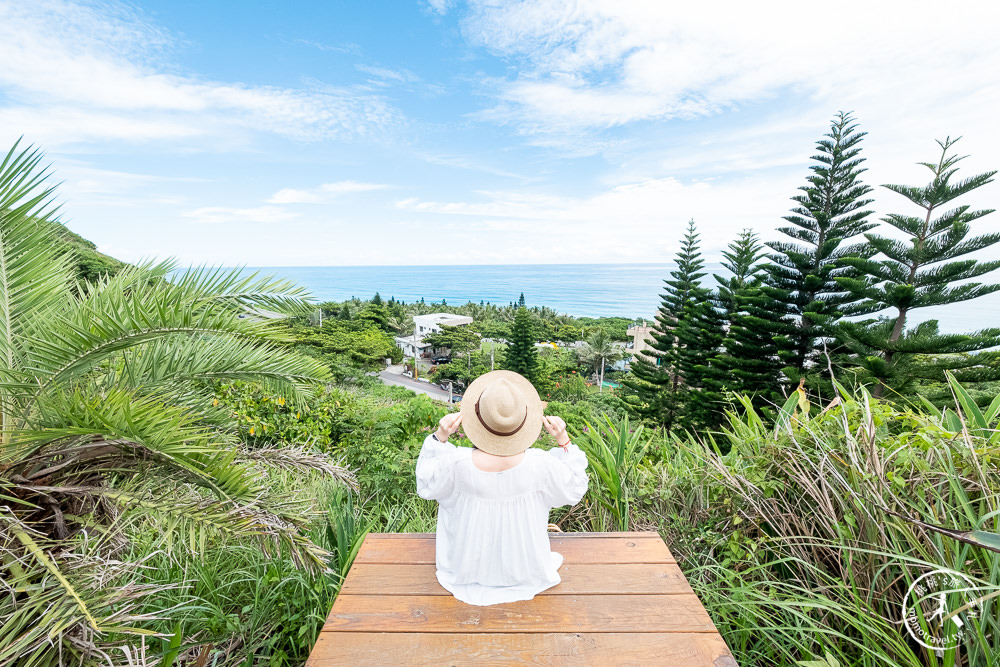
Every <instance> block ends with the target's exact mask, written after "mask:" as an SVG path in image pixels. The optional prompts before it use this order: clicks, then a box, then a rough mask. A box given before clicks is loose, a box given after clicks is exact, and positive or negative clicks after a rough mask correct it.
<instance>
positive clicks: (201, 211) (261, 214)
mask: <svg viewBox="0 0 1000 667" xmlns="http://www.w3.org/2000/svg"><path fill="white" fill-rule="evenodd" d="M181 215H182V216H184V217H185V218H191V219H192V220H194V221H195V222H198V223H202V224H206V225H217V224H222V223H228V222H285V221H288V220H293V219H295V218H297V217H298V214H297V213H293V212H291V211H288V210H286V209H283V208H280V207H278V206H259V207H257V208H227V207H225V206H206V207H204V208H198V209H195V210H193V211H184V212H182V213H181Z"/></svg>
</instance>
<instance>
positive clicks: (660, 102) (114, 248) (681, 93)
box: [0, 0, 1000, 266]
mask: <svg viewBox="0 0 1000 667" xmlns="http://www.w3.org/2000/svg"><path fill="white" fill-rule="evenodd" d="M690 4H695V5H698V6H693V7H692V6H688V5H690ZM807 5H815V7H813V6H807ZM940 7H941V6H940V4H939V3H931V2H923V1H910V2H890V1H880V2H877V3H873V2H844V3H839V4H838V5H837V8H838V11H839V13H837V12H835V11H834V10H833V9H831V7H830V6H828V5H822V4H817V3H802V2H777V1H774V2H767V3H746V2H733V3H731V4H729V5H728V6H726V5H725V4H723V6H722V8H721V9H720V6H719V5H718V4H717V3H683V4H681V3H673V2H666V1H664V2H651V1H647V2H621V0H614V1H605V0H590V1H580V2H569V1H567V0H560V1H556V0H552V1H548V0H537V1H536V2H531V3H519V2H507V3H503V2H469V3H465V2H452V1H450V0H412V1H397V2H312V3H302V2H300V3H293V2H287V3H253V2H241V3H234V2H226V3H223V2H209V1H204V0H203V1H202V2H188V1H176V0H175V1H170V2H167V1H161V2H151V1H145V2H138V3H134V4H124V3H118V2H71V1H64V0H38V1H33V2H23V1H22V2H8V1H7V0H0V145H2V146H4V147H9V146H10V145H12V144H13V142H14V141H15V140H16V139H17V138H18V137H19V136H23V137H24V141H25V142H28V143H32V144H35V145H36V146H38V147H40V148H41V149H43V150H44V151H45V153H46V156H47V160H48V161H49V162H51V163H52V169H53V173H54V178H55V179H56V180H58V181H60V182H61V185H60V187H59V190H58V197H59V200H60V201H62V202H63V209H62V211H63V213H62V215H63V219H64V221H65V222H66V223H67V225H68V226H69V227H70V228H71V229H73V230H74V231H77V232H79V233H80V234H83V235H84V236H86V237H87V238H90V239H92V240H93V241H95V242H96V243H97V244H98V246H99V247H100V248H101V249H102V250H104V251H105V252H108V253H109V254H112V255H114V256H117V257H120V258H122V259H125V260H129V261H135V260H138V259H140V258H152V257H158V258H165V257H176V258H178V259H179V260H180V261H181V262H183V263H185V264H187V263H192V264H201V263H207V264H226V265H235V264H243V265H250V266H316V265H357V264H369V265H384V264H453V263H455V264H477V263H481V264H508V263H585V262H663V261H669V260H670V258H671V257H672V255H673V254H674V252H676V249H677V246H678V241H679V238H680V236H681V234H682V230H683V227H684V225H685V224H686V222H687V221H688V220H689V219H691V218H693V219H694V220H695V221H696V222H697V223H698V225H699V228H700V230H701V232H702V235H703V239H704V247H705V250H706V253H707V254H708V255H709V257H710V258H717V257H718V252H719V251H720V250H721V249H722V248H724V247H725V245H726V244H727V243H728V242H729V241H730V240H731V239H732V238H733V237H735V235H736V234H737V233H738V232H739V230H740V229H742V228H744V227H753V228H754V229H756V230H757V231H758V232H759V233H760V234H761V235H762V236H763V237H765V238H777V235H776V233H775V232H774V229H775V228H776V227H777V226H779V225H780V224H782V220H781V216H783V215H785V214H786V213H787V211H788V209H789V207H790V205H791V203H790V202H789V197H791V196H793V195H794V194H796V188H797V187H799V186H800V185H801V184H802V183H803V182H804V179H805V176H806V175H807V169H808V166H809V164H810V161H809V157H810V156H811V155H812V154H813V152H814V151H813V146H814V143H815V141H816V140H817V139H818V138H819V137H820V136H821V135H822V134H823V133H824V132H826V131H827V130H828V127H829V121H830V118H831V117H832V116H833V115H834V114H835V113H836V112H837V111H838V110H842V109H843V110H849V111H853V112H854V114H855V116H856V117H857V120H858V121H859V123H860V125H861V128H862V129H863V130H866V131H868V133H869V134H868V137H867V139H866V141H865V144H864V145H865V155H866V157H867V158H868V162H867V166H868V168H869V171H868V173H867V174H866V180H867V182H869V183H871V184H872V185H878V184H881V183H906V184H920V183H923V182H925V181H926V180H927V178H926V174H927V173H928V172H926V170H925V169H924V168H923V167H919V166H917V165H916V164H915V163H917V162H919V161H932V160H936V159H937V157H938V149H937V146H936V145H935V144H934V140H935V139H939V138H944V137H945V136H946V135H949V134H950V135H952V136H955V135H963V137H964V138H963V140H962V141H961V142H960V143H959V145H958V147H959V148H960V149H961V152H963V153H964V154H968V155H969V157H968V158H967V159H966V160H965V162H963V163H962V165H963V167H964V169H963V172H960V173H964V174H965V175H971V174H972V173H978V172H980V171H985V170H989V169H996V168H997V167H998V166H1000V132H998V131H997V130H996V110H997V109H1000V41H998V40H996V39H995V35H994V34H993V33H994V28H995V25H996V21H995V18H994V19H989V16H990V15H994V16H995V14H990V13H989V12H992V11H993V9H992V6H991V3H987V2H965V3H959V4H958V5H957V6H952V7H948V8H947V10H946V13H944V14H941V13H940V12H941V9H940ZM998 195H1000V188H998V185H997V183H993V184H991V185H989V186H987V187H986V188H983V189H982V190H981V191H979V192H977V193H976V194H975V196H974V197H969V198H968V199H967V200H966V201H967V202H968V203H970V204H973V205H977V206H989V207H994V206H996V205H997V203H998V201H1000V196H998ZM875 210H876V211H877V213H878V214H879V215H884V214H886V213H889V212H909V213H914V210H913V209H912V208H908V207H907V205H906V203H905V202H903V201H902V200H901V199H900V198H899V197H897V196H896V195H892V194H891V193H888V192H887V191H884V190H880V191H878V192H876V204H875ZM979 229H980V231H982V232H986V231H998V230H1000V214H994V215H992V216H989V217H987V218H986V219H985V220H983V221H982V223H981V224H980V228H979ZM994 254H995V253H994Z"/></svg>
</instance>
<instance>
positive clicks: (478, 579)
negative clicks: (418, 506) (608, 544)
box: [416, 371, 588, 605]
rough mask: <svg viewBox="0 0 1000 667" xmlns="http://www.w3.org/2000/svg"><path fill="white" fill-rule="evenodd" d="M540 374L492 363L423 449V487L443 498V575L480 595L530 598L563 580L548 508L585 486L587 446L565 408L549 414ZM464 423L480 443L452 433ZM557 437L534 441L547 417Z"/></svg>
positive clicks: (439, 553) (572, 499)
mask: <svg viewBox="0 0 1000 667" xmlns="http://www.w3.org/2000/svg"><path fill="white" fill-rule="evenodd" d="M544 407H545V404H544V403H543V402H542V401H541V399H540V398H539V396H538V392H537V391H536V390H535V388H534V387H533V386H532V384H531V383H530V382H529V381H528V380H527V379H525V378H524V377H523V376H521V375H519V374H517V373H514V372H512V371H492V372H490V373H486V374H485V375H482V376H480V377H479V378H477V379H476V380H475V381H474V382H473V383H472V384H471V385H469V388H468V389H467V390H466V392H465V396H464V398H463V399H462V409H461V412H459V413H452V414H448V415H445V416H444V417H442V418H441V421H440V424H439V426H438V429H437V431H436V432H435V433H432V434H430V435H428V436H427V438H426V439H425V440H424V444H423V447H422V448H421V450H420V456H419V458H418V459H417V470H416V474H417V493H418V494H419V495H420V497H421V498H427V499H430V500H437V501H438V524H437V540H436V544H437V546H436V554H435V559H436V564H437V580H438V582H439V583H440V584H441V586H443V587H444V588H445V589H447V590H448V591H450V592H451V593H452V595H454V596H455V597H456V598H457V599H459V600H461V601H462V602H465V603H468V604H473V605H492V604H498V603H501V602H514V601H515V600H530V599H532V598H533V597H534V596H535V595H536V594H538V593H540V592H541V591H544V590H546V589H548V588H551V587H552V586H555V585H556V584H558V583H559V582H560V577H559V573H558V571H557V570H558V569H559V566H560V565H562V562H563V557H562V555H561V554H558V553H555V552H553V551H552V550H551V549H550V547H549V537H548V532H547V526H548V520H549V510H551V509H552V508H553V507H560V506H562V505H568V504H573V503H577V502H579V501H580V499H581V498H583V494H584V493H586V491H587V483H588V479H587V472H586V468H587V456H586V455H585V454H584V453H583V452H582V451H581V450H580V448H579V447H577V446H576V445H574V444H572V443H571V442H570V441H569V437H568V436H567V434H566V422H565V421H564V420H563V419H562V418H561V417H556V416H552V417H545V416H543V415H542V410H543V409H544ZM459 425H461V426H462V428H463V430H464V431H465V434H466V436H467V437H468V438H469V440H470V441H471V442H472V444H473V445H474V448H468V447H455V446H454V445H452V444H451V443H449V442H448V437H449V436H450V435H452V434H453V433H455V431H457V430H458V428H459ZM543 426H544V427H545V430H547V431H548V432H549V433H551V434H552V436H553V437H554V438H555V439H556V443H557V444H558V445H559V446H558V447H555V448H553V449H550V450H548V451H542V450H540V449H532V448H531V445H532V444H533V443H534V442H535V440H536V439H537V438H538V435H539V434H540V433H541V429H542V427H543Z"/></svg>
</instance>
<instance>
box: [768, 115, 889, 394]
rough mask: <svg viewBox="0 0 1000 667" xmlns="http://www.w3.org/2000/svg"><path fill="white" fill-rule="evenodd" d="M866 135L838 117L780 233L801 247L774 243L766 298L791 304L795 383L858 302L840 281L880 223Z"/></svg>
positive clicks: (791, 359) (791, 375)
mask: <svg viewBox="0 0 1000 667" xmlns="http://www.w3.org/2000/svg"><path fill="white" fill-rule="evenodd" d="M865 134H867V133H865V132H859V131H857V125H856V124H855V123H854V119H853V118H852V117H851V115H850V114H849V113H843V112H841V113H838V114H837V116H835V117H834V119H833V121H832V123H831V127H830V132H829V133H828V134H826V135H824V138H823V139H820V140H819V141H818V142H816V148H817V150H818V154H817V155H814V156H813V158H812V159H813V160H814V161H815V162H816V164H814V165H813V166H811V167H810V168H809V169H810V171H811V172H812V173H811V174H810V175H809V176H808V177H807V178H806V181H807V183H806V185H803V186H801V187H800V188H799V190H801V191H802V194H800V195H798V196H795V197H792V201H794V202H796V204H797V206H796V207H794V208H793V209H792V210H791V215H787V216H785V218H784V219H785V220H786V221H788V222H789V223H791V224H792V226H791V227H781V228H779V230H778V231H780V232H782V233H783V234H785V235H787V236H789V237H791V238H792V239H795V241H797V242H769V243H768V244H767V245H768V246H769V247H770V248H771V249H772V250H774V253H773V254H771V255H769V259H770V260H771V262H773V263H772V264H770V265H768V266H767V271H768V274H769V276H768V280H767V281H766V284H765V285H764V286H763V291H764V293H765V294H766V295H767V296H769V297H771V298H772V299H774V300H776V301H778V302H780V303H783V304H785V308H786V313H787V315H789V316H790V317H791V318H792V319H793V320H794V322H795V325H796V328H795V330H794V331H793V332H792V335H791V339H790V341H789V347H788V349H787V351H786V354H785V355H784V356H785V357H786V358H787V361H788V366H789V368H787V370H786V374H787V375H788V376H789V378H788V379H789V380H790V381H791V382H793V383H794V382H798V380H799V378H800V377H801V376H803V375H805V374H807V372H808V369H809V368H810V367H811V366H812V365H813V363H814V361H815V358H816V356H817V355H818V352H817V347H818V346H817V340H818V339H820V338H824V337H827V336H829V333H830V332H829V326H830V325H832V324H833V323H834V322H835V321H836V320H838V319H839V318H840V317H841V316H842V310H843V307H844V306H845V304H848V303H849V302H850V301H852V300H853V299H854V298H855V297H853V296H851V295H850V294H847V293H845V291H844V289H843V288H842V287H841V286H840V285H838V284H837V282H836V278H837V277H840V276H848V275H851V274H852V273H853V271H854V269H853V268H851V267H849V266H845V265H844V264H842V263H841V260H843V259H844V258H846V257H855V256H859V255H860V254H862V253H864V252H865V248H866V244H861V245H853V246H847V245H845V241H847V240H848V239H851V238H852V237H855V236H857V235H859V234H863V233H864V232H867V231H868V230H870V229H871V228H872V227H874V226H875V224H876V223H873V222H868V221H867V220H866V219H867V218H868V216H869V215H871V211H869V210H866V209H865V207H866V206H868V204H870V203H871V201H872V200H871V199H866V198H865V197H866V196H867V195H868V193H870V192H871V188H870V187H869V186H867V185H865V184H863V183H862V182H861V174H862V173H863V172H864V171H866V170H865V169H864V168H862V167H861V164H862V163H863V162H864V158H862V157H860V154H861V141H862V139H863V138H864V136H865Z"/></svg>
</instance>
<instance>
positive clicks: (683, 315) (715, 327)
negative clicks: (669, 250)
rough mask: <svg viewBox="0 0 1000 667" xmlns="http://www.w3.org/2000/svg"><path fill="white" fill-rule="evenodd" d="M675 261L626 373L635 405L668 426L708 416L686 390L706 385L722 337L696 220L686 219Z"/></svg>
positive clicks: (625, 379)
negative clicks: (646, 339)
mask: <svg viewBox="0 0 1000 667" xmlns="http://www.w3.org/2000/svg"><path fill="white" fill-rule="evenodd" d="M676 263H677V269H676V270H674V271H671V272H670V277H671V278H670V279H668V280H665V281H664V283H665V284H666V289H665V291H664V293H663V294H661V295H660V299H661V303H660V309H659V311H658V312H657V314H656V318H655V324H654V326H653V330H652V331H651V332H650V337H651V338H652V341H651V342H650V349H649V350H647V351H645V352H642V353H640V354H637V355H635V358H634V359H633V361H632V363H631V372H630V374H629V375H628V376H626V377H625V378H623V379H622V383H623V384H624V385H625V387H626V390H627V391H628V392H630V393H631V394H632V399H631V404H632V405H633V409H634V410H635V411H636V412H637V413H639V414H640V415H641V416H643V417H645V418H647V419H649V420H651V421H654V422H656V423H658V424H661V425H662V426H664V427H665V428H666V429H668V430H670V429H672V428H675V427H677V426H681V427H691V426H694V425H695V422H698V421H699V420H702V419H704V418H705V417H704V415H703V414H702V411H701V409H700V407H699V409H697V410H694V411H691V408H692V407H694V406H695V403H696V402H694V401H692V400H690V399H691V398H692V397H690V396H688V393H689V392H691V391H692V390H695V389H700V388H703V387H704V382H703V380H704V378H705V376H706V375H707V374H709V373H710V372H711V371H710V367H711V359H712V358H713V357H714V356H715V353H716V351H717V346H718V344H719V343H720V342H721V339H722V333H721V318H720V316H719V314H718V312H717V311H716V310H715V308H714V303H713V298H712V294H711V291H710V290H708V289H706V288H705V287H702V286H701V282H700V281H701V279H702V278H704V277H705V275H706V273H705V272H704V270H703V269H704V266H705V263H704V260H703V259H702V256H701V250H700V249H699V247H698V233H697V230H696V228H695V224H694V220H691V221H690V222H689V223H688V229H687V233H686V234H685V236H684V241H683V243H682V245H681V249H680V252H679V253H678V254H677V259H676ZM695 412H697V413H698V414H697V415H695V414H694V413H695Z"/></svg>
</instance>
